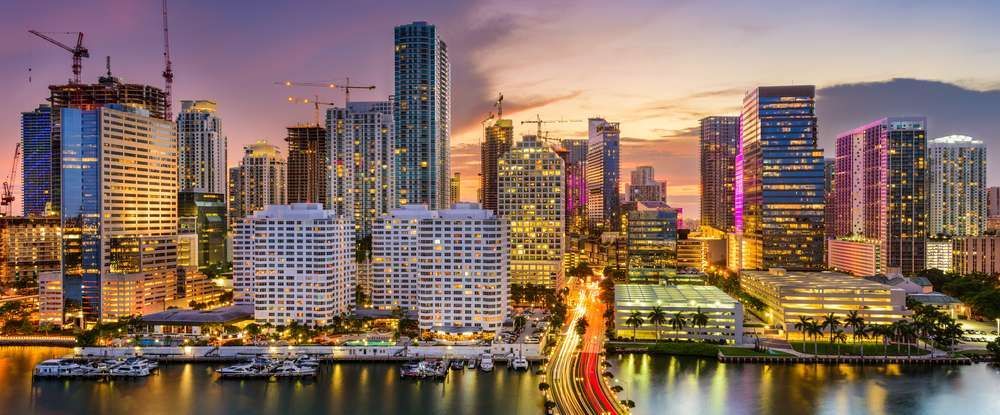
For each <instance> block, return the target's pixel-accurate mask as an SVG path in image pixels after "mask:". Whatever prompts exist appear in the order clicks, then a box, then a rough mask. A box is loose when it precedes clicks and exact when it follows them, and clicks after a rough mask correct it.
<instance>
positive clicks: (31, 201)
mask: <svg viewBox="0 0 1000 415" xmlns="http://www.w3.org/2000/svg"><path fill="white" fill-rule="evenodd" d="M21 151H22V154H24V155H23V156H22V158H21V184H22V186H23V192H22V197H21V200H22V207H23V208H24V216H41V215H45V214H46V207H49V208H51V205H49V204H50V203H51V202H52V191H51V189H52V178H51V176H52V166H51V163H52V107H50V106H49V105H47V104H42V105H39V106H38V108H36V109H35V110H34V111H31V112H22V113H21Z"/></svg>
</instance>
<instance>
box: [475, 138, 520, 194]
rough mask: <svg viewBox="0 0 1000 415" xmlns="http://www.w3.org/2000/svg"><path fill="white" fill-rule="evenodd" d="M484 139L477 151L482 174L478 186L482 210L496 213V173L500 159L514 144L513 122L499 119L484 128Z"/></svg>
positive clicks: (497, 190) (497, 189)
mask: <svg viewBox="0 0 1000 415" xmlns="http://www.w3.org/2000/svg"><path fill="white" fill-rule="evenodd" d="M484 134H485V135H486V137H485V138H484V139H483V143H482V145H481V146H480V149H479V157H480V159H481V160H480V161H481V164H480V165H481V166H482V167H481V168H482V174H480V175H479V180H480V183H479V186H480V188H481V189H483V209H487V210H492V211H494V212H496V211H497V198H498V197H499V196H498V192H499V188H498V185H497V171H498V170H499V169H500V168H499V167H498V163H499V161H500V158H501V157H503V156H504V154H507V152H508V151H510V149H511V147H512V146H513V144H514V122H513V121H511V120H506V119H500V120H496V121H495V122H494V123H493V124H491V125H489V126H487V127H486V131H485V133H484Z"/></svg>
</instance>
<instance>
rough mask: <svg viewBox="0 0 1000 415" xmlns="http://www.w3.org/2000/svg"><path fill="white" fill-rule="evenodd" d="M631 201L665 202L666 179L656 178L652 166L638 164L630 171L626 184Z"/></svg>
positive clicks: (627, 194)
mask: <svg viewBox="0 0 1000 415" xmlns="http://www.w3.org/2000/svg"><path fill="white" fill-rule="evenodd" d="M626 196H627V197H628V200H629V201H631V202H664V203H666V202H667V181H666V180H659V181H658V180H656V177H655V175H654V172H653V166H639V167H636V168H635V170H633V171H632V175H631V180H630V181H629V184H628V193H626Z"/></svg>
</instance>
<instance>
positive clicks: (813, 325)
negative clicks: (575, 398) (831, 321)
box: [806, 321, 823, 356]
mask: <svg viewBox="0 0 1000 415" xmlns="http://www.w3.org/2000/svg"><path fill="white" fill-rule="evenodd" d="M806 333H808V334H809V336H810V337H812V338H813V356H818V355H819V338H820V337H822V336H823V325H822V324H820V323H817V322H815V321H810V322H809V324H808V326H807V327H806Z"/></svg>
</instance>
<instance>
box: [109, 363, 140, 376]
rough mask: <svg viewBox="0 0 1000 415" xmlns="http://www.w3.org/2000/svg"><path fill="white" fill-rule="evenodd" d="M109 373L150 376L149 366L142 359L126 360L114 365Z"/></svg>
mask: <svg viewBox="0 0 1000 415" xmlns="http://www.w3.org/2000/svg"><path fill="white" fill-rule="evenodd" d="M108 373H109V374H111V376H127V377H140V376H149V366H148V365H147V364H145V363H143V362H141V361H132V362H126V363H122V364H120V365H117V366H114V367H112V368H111V369H110V370H109V371H108Z"/></svg>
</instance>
